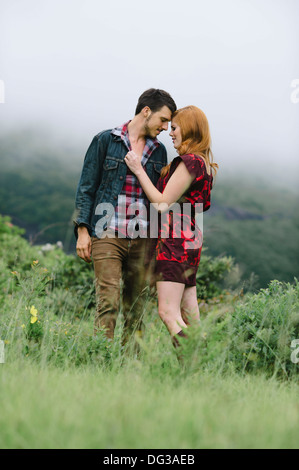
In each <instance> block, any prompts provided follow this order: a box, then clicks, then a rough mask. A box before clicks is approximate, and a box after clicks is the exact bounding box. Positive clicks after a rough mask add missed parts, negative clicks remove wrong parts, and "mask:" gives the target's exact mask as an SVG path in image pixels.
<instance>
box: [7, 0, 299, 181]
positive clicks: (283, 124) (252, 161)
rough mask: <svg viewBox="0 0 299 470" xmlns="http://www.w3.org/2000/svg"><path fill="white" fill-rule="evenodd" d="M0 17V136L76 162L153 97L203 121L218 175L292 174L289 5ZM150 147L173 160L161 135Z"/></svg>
mask: <svg viewBox="0 0 299 470" xmlns="http://www.w3.org/2000/svg"><path fill="white" fill-rule="evenodd" d="M0 8H1V11H0V16H1V18H0V80H1V81H2V84H3V85H4V100H3V101H4V102H3V103H0V120H1V124H0V125H1V133H4V132H8V131H14V132H17V131H18V130H21V129H23V128H31V129H34V130H35V131H36V133H39V132H40V131H41V130H43V132H44V131H45V130H46V132H47V133H48V135H49V139H50V138H53V139H54V140H55V139H56V138H57V139H58V138H59V139H60V141H61V142H66V144H69V143H70V142H71V143H72V145H74V146H76V145H78V148H80V152H81V150H82V158H83V157H84V154H83V153H84V152H85V150H86V148H87V146H88V145H89V143H90V141H91V139H92V137H93V136H94V135H95V134H96V133H98V132H99V131H101V130H103V129H107V128H110V127H114V126H117V125H119V124H121V123H123V122H125V121H127V120H129V119H131V118H132V117H133V115H134V111H135V107H136V103H137V99H138V97H139V95H140V94H141V93H142V92H143V91H144V90H146V89H147V88H150V87H156V88H162V89H165V90H167V91H168V92H169V93H170V94H171V95H172V96H173V98H174V99H175V101H176V103H177V106H178V107H183V106H186V105H188V104H194V105H196V106H198V107H200V108H201V109H202V110H203V111H204V112H205V113H206V115H207V117H208V120H209V123H210V127H211V134H212V141H213V151H214V155H215V161H217V162H218V163H219V164H220V165H221V167H222V168H223V169H226V171H228V170H231V169H233V168H235V167H239V166H241V167H242V168H243V169H244V170H246V171H252V170H253V169H255V171H257V169H258V168H261V169H262V171H264V170H265V169H271V170H273V169H276V170H277V171H278V173H279V172H281V173H282V172H285V170H287V171H289V170H290V172H291V174H292V177H294V175H297V174H298V173H297V172H298V154H299V132H298V129H299V102H297V101H299V84H298V85H297V88H298V93H297V94H296V88H295V85H296V82H294V81H295V80H296V79H299V27H298V26H299V2H298V1H297V0H248V1H247V0H225V1H223V0H209V1H201V0H196V1H195V0H194V1H192V0H185V1H184V2H182V1H177V0H171V1H169V0H165V1H163V2H161V1H158V0H152V1H151V2H140V0H139V1H138V0H128V1H126V2H124V1H120V0H116V1H113V2H101V1H96V0H84V1H83V0H80V1H78V0H51V1H50V0H44V1H42V2H41V1H38V0H2V1H1V0H0ZM294 97H295V98H294ZM297 97H298V100H297ZM160 139H161V140H162V142H163V143H164V144H165V145H166V146H167V149H168V152H169V158H172V157H173V156H174V150H173V149H172V147H171V140H170V137H169V135H168V133H163V134H161V136H160ZM83 149H84V152H83ZM66 157H69V155H66ZM298 177H299V176H298Z"/></svg>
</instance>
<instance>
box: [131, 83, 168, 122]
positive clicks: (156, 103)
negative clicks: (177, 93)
mask: <svg viewBox="0 0 299 470" xmlns="http://www.w3.org/2000/svg"><path fill="white" fill-rule="evenodd" d="M145 106H148V107H149V108H150V109H151V110H152V112H153V113H155V112H156V111H159V109H161V108H163V106H167V107H168V108H169V109H170V111H171V113H174V112H175V111H176V109H177V108H176V104H175V102H174V100H173V99H172V98H171V96H170V94H169V93H167V91H164V90H159V89H157V88H150V89H149V90H146V91H145V92H143V93H142V95H141V96H140V97H139V100H138V103H137V107H136V111H135V115H136V114H139V113H140V111H141V110H142V109H143V108H144V107H145Z"/></svg>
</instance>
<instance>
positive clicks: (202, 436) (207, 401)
mask: <svg viewBox="0 0 299 470" xmlns="http://www.w3.org/2000/svg"><path fill="white" fill-rule="evenodd" d="M0 376H1V403H2V406H1V414H0V429H1V433H0V435H1V437H0V447H1V448H2V449H3V448H6V449H9V448H14V449H16V448H17V449H30V448H32V449H78V448H82V449H217V448H219V449H220V448H221V449H239V448H247V449H256V448H272V449H273V448H285V449H292V448H298V442H299V440H298V438H299V405H298V395H299V385H298V384H295V383H293V382H292V383H279V382H277V380H275V379H274V380H269V379H266V378H265V377H263V376H249V375H248V376H246V377H239V376H234V375H230V376H229V377H220V376H217V375H215V374H209V373H203V372H200V371H198V373H195V374H193V375H192V376H184V375H183V374H181V375H178V376H175V377H170V376H169V375H168V374H167V373H165V374H164V375H163V379H162V380H161V376H159V378H158V379H156V380H155V378H154V377H153V376H151V375H149V374H148V371H147V370H145V371H144V370H143V365H142V363H140V362H138V361H133V360H132V361H129V362H128V364H127V366H126V367H124V368H123V369H122V370H118V371H117V372H113V371H110V372H107V371H106V372H103V371H102V370H101V369H99V368H96V367H90V366H89V367H83V368H79V369H75V368H71V367H69V368H68V369H67V370H61V369H57V368H53V367H47V368H41V367H38V366H36V365H33V364H26V363H24V362H23V363H22V362H19V363H11V364H2V365H1V370H0Z"/></svg>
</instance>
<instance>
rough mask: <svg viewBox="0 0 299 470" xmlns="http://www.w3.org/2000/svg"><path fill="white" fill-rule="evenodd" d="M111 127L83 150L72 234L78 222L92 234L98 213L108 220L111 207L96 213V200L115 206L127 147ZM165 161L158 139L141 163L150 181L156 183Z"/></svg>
mask: <svg viewBox="0 0 299 470" xmlns="http://www.w3.org/2000/svg"><path fill="white" fill-rule="evenodd" d="M111 131H112V129H109V130H106V131H103V132H100V133H99V134H97V135H96V136H95V137H94V138H93V140H92V142H91V144H90V146H89V148H88V150H87V152H86V155H85V159H84V164H83V169H82V173H81V178H80V181H79V184H78V188H77V193H76V217H75V220H74V224H75V235H76V236H77V228H78V226H79V225H80V224H83V225H85V226H86V227H87V228H88V231H89V234H90V235H91V236H93V237H95V236H96V232H95V226H96V224H97V222H98V221H99V220H100V219H101V218H102V217H105V221H107V224H109V221H110V219H111V217H112V214H111V213H110V212H111V211H110V212H109V210H108V209H107V212H106V211H100V213H99V214H96V207H97V206H98V204H100V203H102V204H104V203H109V204H112V206H113V207H115V206H116V205H117V202H118V195H119V194H120V192H121V190H122V187H123V185H124V182H125V179H126V174H127V165H126V163H125V162H124V158H125V156H126V154H127V153H128V149H127V147H126V146H125V144H124V143H123V141H122V139H121V137H120V136H117V135H114V134H111ZM165 165H167V154H166V149H165V147H164V145H163V144H162V143H161V142H159V146H158V147H157V148H156V149H155V150H154V151H153V153H152V154H151V156H150V158H149V160H148V162H147V163H146V165H145V171H146V173H147V174H148V176H149V178H150V179H151V181H152V182H153V184H154V185H156V184H157V181H158V179H159V176H160V171H161V169H162V168H163V166H165ZM112 206H110V207H112ZM101 207H105V206H104V205H103V206H101Z"/></svg>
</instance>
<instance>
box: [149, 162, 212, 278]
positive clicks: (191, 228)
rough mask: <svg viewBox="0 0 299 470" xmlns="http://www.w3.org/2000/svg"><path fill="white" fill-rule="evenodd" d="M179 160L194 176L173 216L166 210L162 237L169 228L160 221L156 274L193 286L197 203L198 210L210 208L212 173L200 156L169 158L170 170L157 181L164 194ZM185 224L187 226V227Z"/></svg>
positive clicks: (197, 251)
mask: <svg viewBox="0 0 299 470" xmlns="http://www.w3.org/2000/svg"><path fill="white" fill-rule="evenodd" d="M181 161H183V162H184V163H185V165H186V167H187V170H188V171H189V173H190V174H191V175H193V176H194V179H193V181H192V183H191V185H190V186H189V188H188V189H187V191H186V192H185V193H184V194H183V196H182V197H181V198H180V199H179V201H177V203H178V204H179V209H180V213H179V214H176V216H173V214H172V212H170V213H169V216H168V218H167V220H166V222H165V223H166V224H167V225H168V226H169V235H168V236H167V237H166V238H163V236H164V237H165V235H163V233H165V232H166V231H167V230H168V227H167V230H164V227H163V223H162V224H160V230H159V239H158V243H157V246H156V274H157V280H158V281H159V280H160V281H161V280H163V281H172V282H180V283H183V284H185V285H188V286H195V285H196V272H197V269H198V265H199V261H200V255H201V249H202V232H201V230H200V227H199V226H198V224H197V222H196V220H195V216H196V205H198V206H197V207H198V208H199V210H200V211H206V210H208V209H209V208H210V196H211V189H212V185H213V176H212V175H208V173H207V171H206V165H205V162H204V160H203V158H202V157H199V156H197V155H192V154H188V155H181V156H179V157H176V158H175V159H174V160H173V161H172V163H171V167H170V170H169V173H168V174H167V175H166V176H165V177H164V178H160V179H159V180H158V183H157V189H158V190H159V191H160V192H162V193H163V191H164V189H165V187H166V184H167V182H168V181H169V179H170V178H171V176H172V175H173V173H174V172H175V170H176V168H177V166H178V165H179V164H180V163H181ZM188 203H189V211H188V210H186V206H185V207H184V205H185V204H188ZM188 212H189V213H188ZM175 217H176V218H175ZM184 227H185V229H184ZM186 227H188V229H187V230H186Z"/></svg>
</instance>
